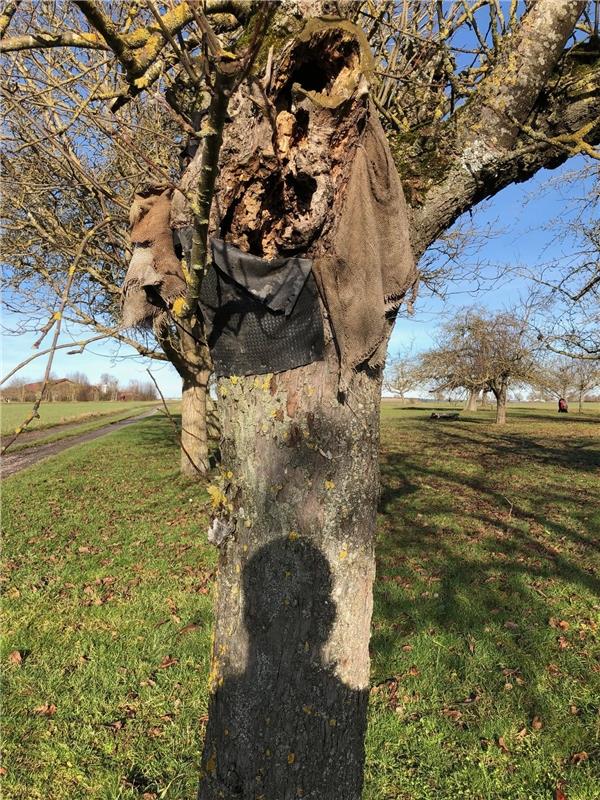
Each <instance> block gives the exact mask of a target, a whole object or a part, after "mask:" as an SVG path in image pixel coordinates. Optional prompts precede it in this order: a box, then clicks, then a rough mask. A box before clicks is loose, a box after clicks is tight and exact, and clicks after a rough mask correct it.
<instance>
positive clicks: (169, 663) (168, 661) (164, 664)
mask: <svg viewBox="0 0 600 800" xmlns="http://www.w3.org/2000/svg"><path fill="white" fill-rule="evenodd" d="M178 663H179V659H178V658H172V657H171V656H165V657H164V658H163V660H162V661H161V662H160V664H159V665H158V668H159V669H168V668H169V667H174V666H175V664H178Z"/></svg>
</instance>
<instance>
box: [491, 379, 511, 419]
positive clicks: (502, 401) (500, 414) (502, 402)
mask: <svg viewBox="0 0 600 800" xmlns="http://www.w3.org/2000/svg"><path fill="white" fill-rule="evenodd" d="M493 391H494V397H495V398H496V425H505V424H506V397H507V394H508V386H507V385H506V384H505V383H502V384H501V385H500V387H499V388H498V389H494V390H493Z"/></svg>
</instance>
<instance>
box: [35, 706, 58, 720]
mask: <svg viewBox="0 0 600 800" xmlns="http://www.w3.org/2000/svg"><path fill="white" fill-rule="evenodd" d="M33 711H34V713H35V714H42V715H43V716H45V717H51V716H52V715H53V714H56V706H55V705H54V703H44V705H43V706H38V707H37V708H34V709H33Z"/></svg>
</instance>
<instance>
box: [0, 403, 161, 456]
mask: <svg viewBox="0 0 600 800" xmlns="http://www.w3.org/2000/svg"><path fill="white" fill-rule="evenodd" d="M155 405H158V404H152V405H151V406H149V407H148V406H142V407H140V406H133V407H132V408H129V409H128V410H127V411H121V412H117V413H116V414H102V416H100V417H94V418H93V419H92V420H91V421H90V422H84V423H82V424H81V425H73V427H67V428H65V427H63V426H60V425H59V426H53V427H52V428H48V429H47V430H48V434H47V435H46V436H40V437H39V438H38V437H36V438H35V439H29V440H26V439H21V438H18V439H16V441H15V443H14V444H13V445H11V448H10V451H9V452H10V453H16V452H17V451H19V450H27V449H29V448H30V447H37V446H38V445H42V444H52V443H53V442H60V441H62V440H63V439H71V438H73V437H74V436H79V435H80V434H82V433H89V432H90V431H95V430H98V429H99V428H104V427H105V426H106V425H114V423H115V422H121V421H122V420H125V419H129V418H130V417H137V416H138V415H139V414H142V413H143V412H144V411H147V410H149V408H153V407H154V406H155ZM45 430H46V429H45Z"/></svg>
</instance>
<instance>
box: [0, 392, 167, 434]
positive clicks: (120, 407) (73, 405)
mask: <svg viewBox="0 0 600 800" xmlns="http://www.w3.org/2000/svg"><path fill="white" fill-rule="evenodd" d="M32 405H33V403H1V404H0V418H1V422H2V426H1V429H0V432H1V433H2V435H3V436H5V435H6V434H8V433H13V432H14V430H15V428H16V427H17V426H18V425H20V424H21V423H22V422H23V420H24V419H26V418H27V416H28V415H29V413H30V412H31V407H32ZM152 405H156V401H154V400H152V401H149V402H140V401H137V400H123V401H120V400H110V401H94V400H90V401H89V402H85V403H84V402H81V403H80V402H78V401H73V402H66V401H65V402H56V403H42V405H41V406H40V412H39V413H40V418H39V419H35V420H33V422H32V423H31V424H30V425H28V426H27V430H40V429H42V428H51V427H53V426H55V425H62V424H63V423H65V422H79V421H81V422H84V421H86V420H89V419H93V418H95V417H102V416H106V415H109V414H116V413H118V412H122V411H130V410H133V409H137V408H147V407H149V406H152Z"/></svg>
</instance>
